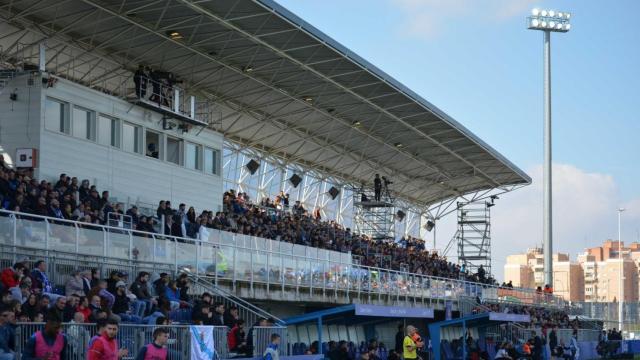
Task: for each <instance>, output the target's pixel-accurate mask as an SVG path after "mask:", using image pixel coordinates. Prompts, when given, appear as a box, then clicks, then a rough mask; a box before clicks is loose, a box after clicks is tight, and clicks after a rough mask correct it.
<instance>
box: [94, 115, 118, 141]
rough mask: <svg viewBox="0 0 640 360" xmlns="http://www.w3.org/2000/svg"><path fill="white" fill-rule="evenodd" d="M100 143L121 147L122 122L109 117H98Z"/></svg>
mask: <svg viewBox="0 0 640 360" xmlns="http://www.w3.org/2000/svg"><path fill="white" fill-rule="evenodd" d="M98 143H99V144H102V145H107V146H113V147H116V148H119V147H120V120H118V119H114V118H110V117H108V116H104V115H99V116H98Z"/></svg>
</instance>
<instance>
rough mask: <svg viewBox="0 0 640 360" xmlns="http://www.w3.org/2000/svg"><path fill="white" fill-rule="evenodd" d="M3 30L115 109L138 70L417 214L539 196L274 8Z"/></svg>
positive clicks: (421, 104)
mask: <svg viewBox="0 0 640 360" xmlns="http://www.w3.org/2000/svg"><path fill="white" fill-rule="evenodd" d="M0 19H1V20H0V46H1V47H2V50H1V51H2V58H4V59H16V58H18V57H20V54H27V55H26V57H29V56H31V57H32V58H33V57H35V58H37V47H38V44H39V43H41V42H42V41H45V40H46V41H47V47H48V50H47V51H48V54H47V59H48V61H47V70H49V71H51V72H53V73H56V74H58V75H60V76H64V77H67V78H70V79H72V80H75V81H78V82H81V83H84V84H86V85H88V86H91V87H94V88H100V89H101V90H105V91H108V92H112V93H114V94H119V95H124V94H123V92H126V91H127V89H129V90H130V88H132V79H131V77H132V73H133V71H134V70H135V68H136V67H137V65H138V64H139V63H144V64H147V65H149V66H151V67H153V68H157V69H161V70H163V71H170V72H173V73H174V74H175V75H176V76H177V77H178V78H179V79H182V80H184V84H183V85H182V86H183V87H184V88H186V89H187V91H191V92H192V93H196V94H199V95H200V96H206V97H208V98H209V99H212V100H214V101H215V102H216V103H217V104H218V105H219V113H220V119H219V123H218V124H216V125H214V126H213V127H214V128H216V129H217V130H219V131H221V132H222V133H223V134H224V135H225V137H226V138H227V139H229V140H232V141H233V142H236V143H238V144H241V146H244V147H247V148H257V149H260V150H262V151H264V152H266V153H267V154H269V155H271V156H275V157H278V158H280V159H282V160H283V161H284V162H286V163H292V164H299V165H302V166H304V167H305V168H307V169H309V170H313V171H317V172H320V173H323V174H327V176H329V177H332V178H335V179H338V180H340V181H344V182H348V183H353V184H360V183H370V182H371V181H372V177H373V174H374V173H380V174H381V175H385V176H388V177H390V178H392V179H394V180H395V181H394V184H393V185H391V190H392V191H393V192H394V193H396V194H397V195H398V196H399V197H401V198H403V199H405V200H407V201H410V202H412V203H414V204H416V205H421V206H425V207H428V206H429V205H432V204H435V203H438V202H442V201H445V200H447V199H451V198H456V197H458V196H461V195H464V194H469V193H472V192H481V191H489V190H491V189H501V190H503V191H509V190H510V189H512V188H513V187H517V186H523V185H527V184H529V183H530V182H531V179H530V178H529V176H527V175H526V174H525V173H524V172H523V171H522V170H520V169H518V168H517V167H516V166H515V165H513V164H512V163H511V162H510V161H508V160H507V159H506V158H505V157H503V156H502V155H500V154H499V153H498V152H497V151H495V150H494V149H492V148H491V147H490V146H489V145H487V144H486V143H484V142H483V141H482V140H480V139H479V138H478V137H477V136H475V135H474V134H472V133H471V132H470V131H469V130H467V129H466V128H465V127H464V126H462V125H461V124H459V123H458V122H456V121H455V120H453V119H452V118H451V117H449V116H448V115H446V114H445V113H444V112H442V111H441V110H439V109H438V108H436V107H435V106H433V105H432V104H430V103H429V102H427V101H426V100H424V99H423V98H421V97H420V96H418V95H417V94H415V93H414V92H412V91H411V90H409V89H407V88H406V87H405V86H403V85H402V84H400V83H399V82H397V81H396V80H394V79H393V78H391V77H390V76H389V75H387V74H385V73H384V72H383V71H381V70H380V69H378V68H376V67H375V66H373V65H371V64H370V63H368V62H367V61H365V60H364V59H362V58H360V57H359V56H357V55H356V54H354V53H353V52H351V51H349V50H348V49H346V48H345V47H344V46H342V45H340V44H339V43H337V42H336V41H335V40H333V39H331V38H329V37H328V36H327V35H325V34H323V33H322V32H320V31H319V30H317V29H316V28H314V27H313V26H311V25H309V24H308V23H306V22H305V21H303V20H302V19H300V18H298V17H297V16H295V15H294V14H292V13H291V12H289V11H288V10H286V9H284V8H283V7H282V6H280V5H278V4H277V3H275V2H274V1H272V0H233V1H202V0H155V1H152V0H21V1H12V0H0ZM172 33H173V35H172ZM176 33H177V35H176ZM34 54H35V55H34ZM0 60H1V59H0ZM36 62H37V61H36ZM123 89H124V91H123Z"/></svg>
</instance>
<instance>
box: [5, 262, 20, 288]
mask: <svg viewBox="0 0 640 360" xmlns="http://www.w3.org/2000/svg"><path fill="white" fill-rule="evenodd" d="M25 268H26V267H25V266H24V264H23V263H16V264H15V265H13V267H8V268H6V269H3V270H2V273H0V281H2V284H3V285H4V286H5V287H6V288H7V289H9V288H12V287H16V286H18V285H20V280H22V277H23V276H24V270H25Z"/></svg>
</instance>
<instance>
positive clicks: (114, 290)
mask: <svg viewBox="0 0 640 360" xmlns="http://www.w3.org/2000/svg"><path fill="white" fill-rule="evenodd" d="M0 277H1V281H0V294H2V295H1V296H2V298H1V301H2V304H1V305H2V307H3V308H9V309H11V310H12V311H13V313H14V315H15V318H16V319H17V320H19V321H21V322H42V321H43V320H46V319H47V318H49V317H52V316H53V317H56V318H58V317H59V318H60V319H62V321H64V322H70V321H75V322H77V323H93V322H95V321H97V320H100V319H106V318H112V319H114V320H116V321H119V322H120V321H122V322H124V323H135V324H141V323H145V324H156V321H157V319H158V318H164V319H166V321H169V320H168V319H169V312H170V311H171V310H175V309H179V308H181V307H185V308H186V307H189V306H190V305H189V301H190V298H189V295H188V290H189V279H188V278H187V277H186V275H183V276H179V277H178V278H177V279H175V280H172V279H170V277H169V275H168V274H166V273H162V274H160V277H159V278H158V279H157V280H155V281H154V282H153V283H152V284H149V277H150V274H149V273H147V272H144V271H143V272H140V273H139V274H138V276H137V277H136V278H135V280H134V281H133V282H131V283H129V279H128V274H127V273H126V272H120V271H112V272H111V273H110V274H109V277H108V278H105V279H103V278H101V277H100V273H99V271H98V270H97V269H93V270H86V271H73V272H72V274H71V275H70V276H69V279H68V280H67V281H66V283H65V285H64V287H63V288H58V289H56V288H55V286H54V284H52V282H51V281H50V280H49V277H48V275H47V264H46V263H45V262H44V261H43V260H39V261H36V262H35V263H33V269H32V270H29V267H28V264H27V263H26V262H18V263H16V264H14V265H13V266H12V267H8V268H5V269H3V270H2V272H1V273H0Z"/></svg>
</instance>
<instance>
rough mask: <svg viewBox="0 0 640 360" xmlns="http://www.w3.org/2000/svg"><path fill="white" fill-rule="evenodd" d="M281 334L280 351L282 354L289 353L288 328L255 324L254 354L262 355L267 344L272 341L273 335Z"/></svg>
mask: <svg viewBox="0 0 640 360" xmlns="http://www.w3.org/2000/svg"><path fill="white" fill-rule="evenodd" d="M273 334H277V335H280V346H278V353H279V354H280V356H286V355H288V346H287V344H288V343H289V341H288V339H287V328H286V327H279V326H254V327H253V344H252V346H253V356H260V357H262V354H264V351H265V350H266V349H267V346H269V344H270V343H271V335H273Z"/></svg>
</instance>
